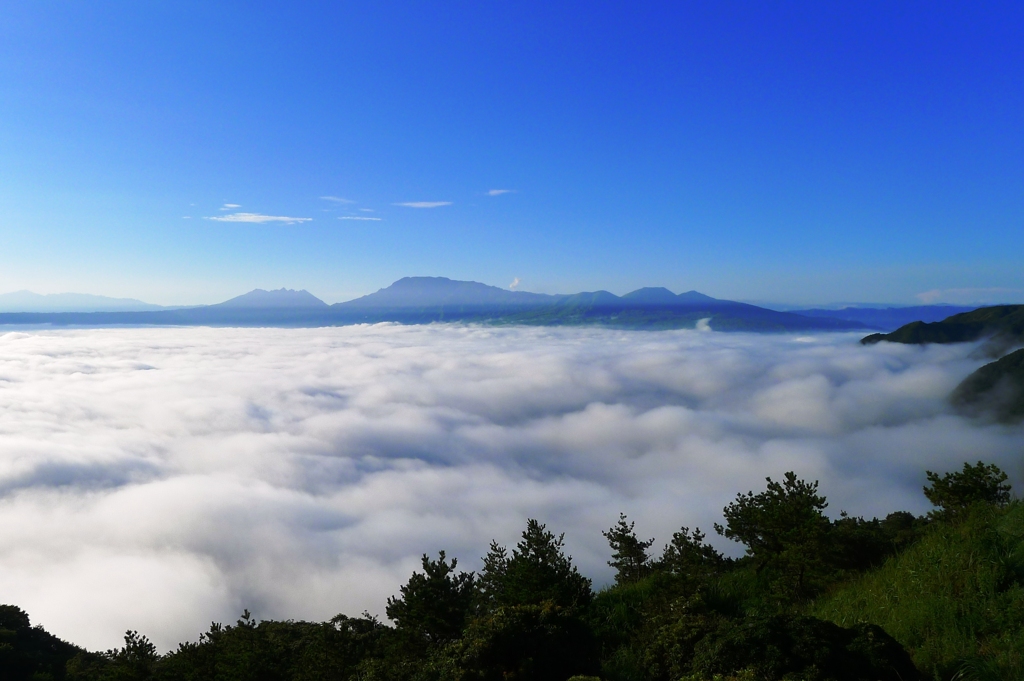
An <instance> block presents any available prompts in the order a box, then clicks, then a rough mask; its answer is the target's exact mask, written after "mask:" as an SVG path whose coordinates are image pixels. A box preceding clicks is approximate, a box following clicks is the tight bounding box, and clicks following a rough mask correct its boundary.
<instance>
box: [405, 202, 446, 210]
mask: <svg viewBox="0 0 1024 681" xmlns="http://www.w3.org/2000/svg"><path fill="white" fill-rule="evenodd" d="M395 205H396V206H405V207H406V208H440V207H442V206H450V205H452V202H451V201H405V202H403V203H396V204H395Z"/></svg>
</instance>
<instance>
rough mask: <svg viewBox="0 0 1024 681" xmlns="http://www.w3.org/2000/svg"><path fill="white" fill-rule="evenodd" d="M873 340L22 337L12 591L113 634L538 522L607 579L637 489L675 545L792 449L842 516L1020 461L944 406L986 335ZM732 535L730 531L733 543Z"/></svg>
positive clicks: (0, 530)
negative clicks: (956, 471)
mask: <svg viewBox="0 0 1024 681" xmlns="http://www.w3.org/2000/svg"><path fill="white" fill-rule="evenodd" d="M856 340H857V339H856V337H855V336H851V335H847V334H843V335H821V336H817V337H796V336H791V335H764V336H758V335H745V334H719V333H699V332H695V331H672V332H622V331H609V330H595V329H562V330H557V329H545V328H500V329H497V328H479V327H464V326H444V325H430V326H407V327H403V326H395V325H377V326H356V327H344V328H334V329H206V328H182V329H172V328H166V329H100V330H98V329H90V330H64V331H42V332H35V331H33V332H10V333H6V334H4V335H0V602H3V603H14V604H17V605H19V606H21V607H23V608H25V609H26V610H27V611H28V612H29V613H30V615H31V616H32V618H33V621H34V622H36V623H41V624H43V625H44V626H46V627H47V628H48V629H50V630H51V631H54V632H55V633H57V634H58V635H60V636H63V637H65V638H67V639H70V640H72V641H74V642H76V643H79V644H83V645H86V646H89V647H91V648H106V647H109V646H113V645H116V644H118V643H119V641H120V637H121V635H122V634H123V632H124V631H125V630H126V629H128V628H133V629H139V630H140V631H142V632H143V633H146V634H147V635H149V636H151V637H152V638H153V639H154V640H155V641H156V642H157V643H158V645H159V646H160V647H161V649H165V650H166V649H170V648H171V647H173V645H174V644H175V643H176V642H178V641H180V640H184V639H187V638H195V637H196V636H197V635H198V634H199V632H200V631H202V630H205V628H206V627H207V626H208V624H209V622H210V621H213V620H217V621H233V620H234V618H235V617H237V615H238V614H239V613H240V612H241V610H242V609H243V608H249V609H251V610H252V611H253V612H254V613H255V614H256V615H257V616H259V617H262V618H271V617H276V618H309V619H323V618H328V617H331V616H333V615H334V614H337V613H338V612H346V613H349V614H358V613H359V612H361V611H362V610H363V609H369V610H370V611H371V612H377V613H381V612H382V610H383V606H384V603H385V599H386V598H387V596H389V595H391V594H394V593H396V592H397V590H398V587H399V586H400V585H401V584H403V583H404V582H405V580H406V579H407V578H408V576H409V574H410V573H411V572H412V570H413V569H414V568H416V567H417V565H418V556H419V555H420V554H421V553H423V552H434V551H436V550H438V549H446V550H447V551H448V552H449V555H455V556H458V557H459V560H460V564H463V565H465V566H467V567H469V568H474V567H478V565H479V557H480V556H481V555H483V553H484V552H485V551H486V549H487V544H488V542H489V541H490V540H491V539H492V538H495V539H498V540H499V541H501V542H505V543H514V541H515V540H516V538H517V536H518V533H519V532H520V531H521V530H522V528H523V527H524V525H525V520H526V518H527V517H537V518H539V519H541V520H542V521H543V522H547V523H549V526H550V527H551V528H552V529H554V530H555V531H559V532H561V531H565V532H566V539H567V542H568V546H569V549H570V552H571V553H572V554H573V555H574V557H575V559H576V561H577V562H578V563H579V564H580V565H581V567H582V569H583V570H584V572H585V573H587V574H589V575H591V576H593V577H595V578H596V579H597V580H598V583H601V582H602V581H606V580H607V579H608V578H609V569H608V567H607V566H606V565H605V561H606V560H607V559H608V549H607V546H606V544H605V540H604V538H603V537H602V536H601V534H600V532H601V530H602V529H606V528H607V527H610V526H611V525H612V523H613V522H614V521H615V520H616V518H617V514H618V513H619V511H624V512H626V513H628V514H629V516H630V517H631V518H632V519H635V520H636V521H637V529H638V530H639V531H640V533H641V534H643V535H645V536H655V537H656V538H657V546H662V545H663V544H664V542H666V541H667V540H668V539H669V538H670V536H671V533H672V532H673V531H675V530H677V529H678V528H679V526H681V525H684V524H685V525H688V526H690V527H693V526H695V525H699V526H701V527H703V528H704V529H705V530H710V529H711V524H712V523H713V522H715V521H716V520H720V517H721V515H720V514H721V508H722V507H723V506H724V505H725V504H726V503H727V502H728V501H730V500H731V499H732V498H733V497H734V496H735V494H736V492H738V491H746V490H748V489H762V488H763V478H764V476H766V475H771V476H773V477H777V476H780V475H781V474H782V473H784V472H785V471H787V470H791V469H792V470H796V471H797V472H798V473H799V474H801V475H802V476H804V477H808V478H818V479H820V480H821V483H822V490H823V492H824V493H825V494H826V495H827V496H828V498H829V500H830V502H831V505H830V511H831V512H833V513H838V511H839V510H840V509H846V510H848V511H850V512H852V513H854V514H865V515H869V516H870V515H874V514H885V513H887V512H889V511H891V510H894V509H908V510H912V511H915V512H923V511H924V510H926V508H927V504H926V502H925V499H924V497H923V495H922V494H921V485H922V484H923V483H924V482H925V480H924V470H925V469H926V468H931V469H933V470H950V469H952V468H954V467H959V465H960V463H961V462H963V461H965V460H972V461H973V460H976V459H979V458H982V459H985V460H988V461H993V462H996V463H998V464H999V465H1000V466H1003V467H1004V468H1006V469H1007V470H1008V471H1009V472H1010V474H1011V475H1012V476H1013V477H1012V479H1013V481H1014V482H1015V483H1017V482H1019V481H1020V479H1021V473H1022V469H1021V465H1022V464H1021V461H1020V442H1021V441H1024V440H1022V435H1024V433H1022V431H1021V429H1020V428H1010V427H1004V426H992V425H986V426H983V425H979V424H974V423H971V422H968V421H965V420H963V419H961V418H959V417H957V416H954V415H953V414H951V413H950V412H949V411H948V408H947V406H946V404H945V401H944V398H945V396H946V395H947V394H948V392H949V391H950V390H951V389H952V388H953V387H954V386H955V385H956V384H957V382H958V381H959V380H961V379H962V378H963V377H964V376H965V375H967V374H968V373H969V372H970V371H972V370H973V369H974V368H976V367H977V366H978V365H979V364H980V362H981V361H982V360H978V359H975V358H972V357H971V354H970V352H971V348H970V347H966V346H965V347H958V346H931V347H927V348H920V347H913V346H898V345H888V344H881V345H876V346H872V347H862V346H860V345H859V344H857V342H856ZM715 539H716V541H718V543H719V545H720V546H722V547H726V546H728V544H727V543H726V542H722V541H719V540H720V538H717V537H716V538H715Z"/></svg>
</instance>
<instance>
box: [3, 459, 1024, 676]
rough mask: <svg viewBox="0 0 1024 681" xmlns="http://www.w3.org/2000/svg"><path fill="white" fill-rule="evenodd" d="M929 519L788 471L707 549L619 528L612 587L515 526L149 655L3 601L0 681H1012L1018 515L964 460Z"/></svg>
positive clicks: (936, 489) (996, 483)
mask: <svg viewBox="0 0 1024 681" xmlns="http://www.w3.org/2000/svg"><path fill="white" fill-rule="evenodd" d="M927 479H928V481H929V482H930V485H929V486H928V487H926V488H925V494H926V495H927V497H928V498H929V499H930V500H931V501H932V502H933V503H934V504H935V505H936V506H937V508H936V510H935V511H934V512H932V513H930V514H929V515H928V516H925V517H915V516H913V515H912V514H909V513H906V512H895V513H892V514H890V515H889V516H887V517H886V518H884V519H872V520H864V519H862V518H852V517H849V516H847V515H846V514H842V513H841V514H840V516H839V518H838V519H837V520H831V519H829V518H828V517H827V516H825V515H824V510H825V509H826V508H827V505H828V504H827V501H826V499H825V497H824V496H823V495H821V494H820V493H819V490H818V485H817V483H816V482H815V483H810V482H806V481H803V480H800V479H799V478H797V476H796V475H795V474H793V473H787V474H786V475H785V476H784V478H783V479H782V480H781V481H773V480H771V479H769V480H768V484H767V488H766V489H765V490H764V491H763V492H759V493H755V492H753V491H751V492H748V493H746V494H739V495H737V497H736V499H735V500H734V501H733V502H732V503H730V504H729V505H728V506H727V507H726V508H725V509H724V520H725V524H724V525H721V526H716V530H717V531H718V532H719V533H720V534H722V535H724V536H725V537H727V538H730V539H734V540H736V541H739V542H741V543H742V544H743V545H744V546H745V547H746V555H745V556H744V557H743V558H740V559H738V560H734V559H729V558H726V557H724V556H723V555H721V554H720V553H719V552H718V551H717V550H715V549H714V547H712V546H711V545H710V544H708V543H707V542H706V541H705V539H706V537H705V535H704V534H703V533H702V532H701V531H700V530H699V529H694V530H692V531H691V530H690V529H689V528H686V527H683V528H681V530H680V531H679V532H676V533H675V534H674V535H673V537H672V540H671V541H670V542H669V543H668V544H667V545H666V546H665V547H664V550H663V551H662V552H661V555H660V557H658V558H655V557H654V556H652V555H651V554H650V548H651V546H652V545H653V541H652V540H643V539H640V538H639V537H637V536H636V533H635V532H634V525H633V523H631V522H629V521H628V519H627V518H626V517H625V516H620V518H619V520H618V522H617V523H616V525H614V526H613V527H612V528H610V529H609V530H608V531H607V532H605V533H604V534H605V537H606V539H607V540H608V542H609V546H610V548H611V560H610V561H609V565H611V566H612V567H614V568H615V569H616V573H617V574H616V579H615V584H614V585H613V586H611V587H609V588H607V589H604V590H602V591H601V592H599V593H596V594H595V593H594V592H593V590H592V586H591V582H590V580H589V579H587V578H586V577H585V576H583V575H581V574H580V573H579V571H578V570H577V568H576V567H575V565H573V562H572V559H571V557H569V556H567V555H566V554H565V552H564V550H563V548H564V546H563V540H562V536H561V535H556V534H554V533H553V532H551V531H549V530H548V529H547V528H546V527H545V526H544V525H543V524H541V523H539V522H538V521H536V520H530V521H528V523H527V527H526V529H525V531H524V532H523V534H522V538H521V540H520V541H519V543H518V544H517V545H516V546H515V547H514V548H513V549H512V550H511V551H509V550H507V549H506V548H505V547H502V546H500V545H498V544H496V543H492V545H491V547H490V550H489V551H488V553H487V555H486V556H485V557H484V561H483V563H484V567H483V569H482V570H481V571H480V573H479V574H473V573H467V572H463V571H459V570H458V564H457V562H456V561H455V560H449V559H448V558H447V556H446V555H445V553H444V552H441V553H439V555H438V557H437V559H433V558H430V557H428V556H423V560H422V571H417V572H415V573H414V574H413V575H412V576H411V577H410V579H409V581H408V582H407V583H406V584H405V585H404V586H402V587H401V588H400V590H399V593H398V594H397V595H396V596H394V597H392V598H390V599H389V600H388V603H387V608H386V612H387V615H388V618H389V619H390V620H391V621H392V622H393V623H394V624H393V626H389V625H386V624H384V623H382V622H379V621H378V620H377V619H376V618H374V617H371V616H369V615H366V614H364V615H363V616H362V617H347V616H344V615H338V616H337V617H335V618H334V619H332V620H330V621H329V622H321V623H313V622H295V621H285V622H279V621H257V620H255V619H254V618H253V617H252V616H251V615H250V614H249V613H248V612H246V613H244V614H243V616H242V618H241V619H239V620H238V621H237V622H236V623H235V624H233V625H227V626H222V625H220V624H213V625H212V626H211V628H210V630H209V631H208V632H206V633H204V634H202V635H201V636H200V637H199V640H198V641H196V642H192V643H183V644H181V645H180V646H179V647H178V649H177V650H175V651H172V652H170V653H168V654H166V655H159V654H158V653H157V651H156V649H155V647H154V646H153V644H152V643H151V642H150V641H149V640H148V639H147V638H146V637H145V636H142V635H139V634H138V633H136V632H128V634H127V635H126V637H125V645H124V647H122V648H118V649H115V650H109V651H106V652H87V651H83V650H80V649H78V648H76V647H74V646H71V645H70V644H67V643H64V642H62V641H59V640H58V639H56V638H55V637H53V636H50V635H49V634H47V633H46V632H45V631H43V630H42V629H41V628H39V627H35V628H32V627H31V626H30V625H29V620H28V617H27V615H25V614H24V613H23V612H21V611H20V610H19V609H17V608H15V607H13V606H0V677H2V678H4V679H12V681H13V680H21V679H26V680H28V679H32V680H33V681H45V680H47V679H52V680H54V681H63V680H64V679H67V680H68V681H78V680H81V681H108V680H109V681H115V680H117V681H121V680H123V681H135V680H138V681H144V680H151V679H152V680H154V681H164V680H166V681H207V680H209V681H214V680H217V681H220V680H222V679H223V680H238V681H248V680H253V681H264V680H265V681H278V680H280V681H285V680H288V681H319V680H321V679H340V680H352V681H354V680H357V679H358V680H364V681H369V680H378V679H379V680H387V681H449V680H451V681H567V680H570V679H571V681H593V680H595V679H601V680H604V681H640V680H645V681H712V680H721V681H728V680H733V681H775V680H778V681H782V680H789V681H829V680H832V681H890V680H891V681H910V680H912V679H918V678H921V679H936V680H939V681H954V680H964V681H966V680H968V679H1020V678H1024V673H1022V672H1024V505H1022V504H1020V503H1018V502H1015V501H1011V500H1010V497H1009V487H1008V486H1007V485H1006V476H1005V474H1003V473H1002V471H1000V470H999V469H998V468H996V467H995V466H990V465H985V464H983V463H981V462H978V464H976V465H970V464H965V465H964V468H963V470H961V471H957V472H953V473H948V474H945V475H944V476H939V475H936V474H934V473H931V472H929V473H928V475H927Z"/></svg>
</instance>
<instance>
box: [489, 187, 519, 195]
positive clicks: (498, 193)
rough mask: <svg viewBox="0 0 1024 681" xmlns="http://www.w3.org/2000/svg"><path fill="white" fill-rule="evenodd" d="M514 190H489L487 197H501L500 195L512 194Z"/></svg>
mask: <svg viewBox="0 0 1024 681" xmlns="http://www.w3.org/2000/svg"><path fill="white" fill-rule="evenodd" d="M515 191H516V190H515V189H491V190H489V191H488V192H487V196H501V195H502V194H513V193H515Z"/></svg>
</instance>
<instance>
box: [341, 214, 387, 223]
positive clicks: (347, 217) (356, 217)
mask: <svg viewBox="0 0 1024 681" xmlns="http://www.w3.org/2000/svg"><path fill="white" fill-rule="evenodd" d="M338 219H339V220H373V221H374V222H380V221H381V220H383V218H371V217H367V216H365V215H342V216H341V217H340V218H338Z"/></svg>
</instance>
